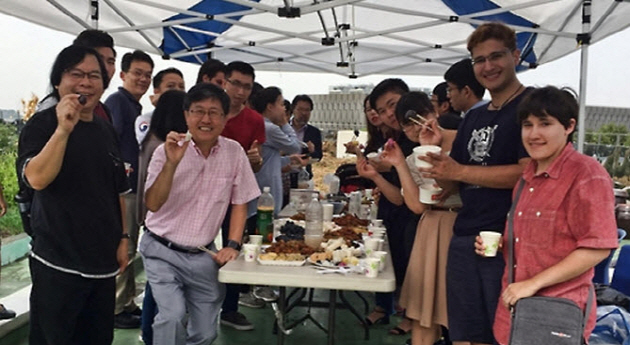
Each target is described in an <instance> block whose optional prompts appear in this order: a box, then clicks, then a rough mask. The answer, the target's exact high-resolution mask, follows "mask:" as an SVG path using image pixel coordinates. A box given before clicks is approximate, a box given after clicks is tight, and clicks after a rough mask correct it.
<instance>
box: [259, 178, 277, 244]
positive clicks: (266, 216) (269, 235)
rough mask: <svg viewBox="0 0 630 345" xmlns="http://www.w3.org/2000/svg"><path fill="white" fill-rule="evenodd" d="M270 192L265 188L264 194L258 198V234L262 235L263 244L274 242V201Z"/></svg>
mask: <svg viewBox="0 0 630 345" xmlns="http://www.w3.org/2000/svg"><path fill="white" fill-rule="evenodd" d="M270 191H271V188H269V187H263V193H262V195H261V196H260V197H259V198H258V212H257V213H256V234H258V235H262V237H263V243H271V242H272V241H273V209H274V201H273V196H272V195H271V193H270Z"/></svg>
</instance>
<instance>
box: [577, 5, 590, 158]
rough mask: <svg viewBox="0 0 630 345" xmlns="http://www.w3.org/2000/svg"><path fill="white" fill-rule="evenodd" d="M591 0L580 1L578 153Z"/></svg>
mask: <svg viewBox="0 0 630 345" xmlns="http://www.w3.org/2000/svg"><path fill="white" fill-rule="evenodd" d="M590 29H591V0H583V1H582V33H583V35H584V36H583V37H582V38H581V39H580V38H578V43H580V44H581V48H580V49H581V58H580V113H579V115H578V124H579V127H578V146H577V150H578V152H580V153H582V152H584V137H585V135H584V134H585V131H586V122H585V120H586V77H587V74H588V73H587V72H588V46H589V45H590V38H591V33H590Z"/></svg>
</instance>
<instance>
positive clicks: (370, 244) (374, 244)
mask: <svg viewBox="0 0 630 345" xmlns="http://www.w3.org/2000/svg"><path fill="white" fill-rule="evenodd" d="M379 240H380V241H382V239H378V238H372V237H370V238H368V239H366V240H365V243H364V245H365V254H366V255H367V256H370V255H372V253H373V252H375V251H378V243H379Z"/></svg>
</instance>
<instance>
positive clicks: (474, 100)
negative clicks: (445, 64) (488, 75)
mask: <svg viewBox="0 0 630 345" xmlns="http://www.w3.org/2000/svg"><path fill="white" fill-rule="evenodd" d="M444 80H446V84H447V88H446V95H447V96H448V100H449V102H450V103H451V106H452V107H453V109H455V111H458V112H461V113H463V114H464V115H462V116H466V113H468V111H469V110H470V109H474V108H477V107H480V106H482V105H484V104H486V103H488V101H484V100H483V94H484V93H485V92H486V89H485V88H484V87H483V85H481V84H480V83H479V81H478V80H477V78H475V71H473V66H472V60H471V59H470V58H466V59H463V60H460V61H458V62H456V63H454V64H453V65H452V66H451V67H449V69H448V70H446V73H444Z"/></svg>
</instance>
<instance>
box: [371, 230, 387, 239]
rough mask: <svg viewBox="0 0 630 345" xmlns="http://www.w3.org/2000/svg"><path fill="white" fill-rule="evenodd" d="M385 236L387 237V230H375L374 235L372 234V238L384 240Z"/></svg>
mask: <svg viewBox="0 0 630 345" xmlns="http://www.w3.org/2000/svg"><path fill="white" fill-rule="evenodd" d="M384 237H385V231H374V232H372V235H370V238H373V239H377V240H382V239H383V238H384Z"/></svg>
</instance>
